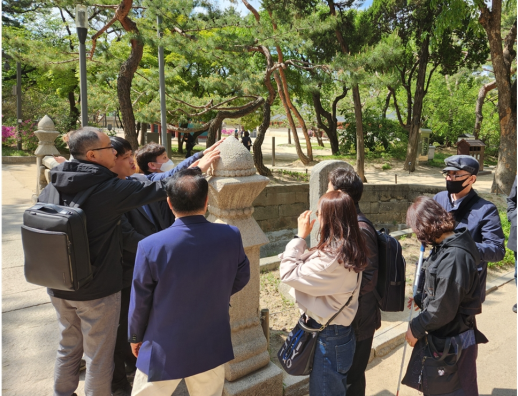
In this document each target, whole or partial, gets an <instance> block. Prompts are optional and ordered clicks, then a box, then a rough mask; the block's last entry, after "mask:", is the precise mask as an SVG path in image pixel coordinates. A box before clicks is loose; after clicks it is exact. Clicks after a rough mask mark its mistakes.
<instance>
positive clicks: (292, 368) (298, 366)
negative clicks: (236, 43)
mask: <svg viewBox="0 0 518 396" xmlns="http://www.w3.org/2000/svg"><path fill="white" fill-rule="evenodd" d="M359 278H360V274H358V278H357V282H356V287H355V288H354V290H353V292H352V294H351V296H350V297H349V298H348V300H347V302H346V303H345V304H344V305H343V306H342V308H340V310H339V311H338V312H337V313H335V314H334V315H333V316H332V317H331V319H329V320H328V321H327V323H326V324H325V325H323V326H322V327H320V328H319V329H312V328H311V327H308V326H306V323H305V318H306V314H302V315H301V316H300V318H299V321H298V322H297V324H296V325H295V327H294V328H293V330H292V331H291V332H290V334H289V335H288V338H286V341H284V344H283V345H282V347H281V349H279V352H277V358H278V359H279V362H280V363H281V366H282V368H283V369H284V371H286V372H287V373H288V374H290V375H308V374H309V373H311V370H313V358H314V356H315V347H316V346H317V339H318V333H320V332H321V331H322V330H324V329H325V328H326V327H327V326H328V325H329V323H331V322H332V321H333V319H334V318H336V317H337V316H338V314H339V313H340V312H342V310H343V309H344V308H345V307H347V306H348V305H349V303H350V302H351V300H352V298H353V296H354V293H356V291H357V290H358V285H359V284H360V282H359Z"/></svg>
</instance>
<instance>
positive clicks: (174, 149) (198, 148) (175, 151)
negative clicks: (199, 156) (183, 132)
mask: <svg viewBox="0 0 518 396" xmlns="http://www.w3.org/2000/svg"><path fill="white" fill-rule="evenodd" d="M204 150H205V147H203V146H200V145H198V146H194V148H193V149H192V150H191V154H195V153H199V152H200V151H204ZM171 153H172V154H176V155H182V153H179V152H178V146H177V145H174V146H171ZM186 153H187V150H185V145H184V146H183V155H185V154H186Z"/></svg>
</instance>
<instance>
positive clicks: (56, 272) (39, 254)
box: [22, 184, 97, 291]
mask: <svg viewBox="0 0 518 396" xmlns="http://www.w3.org/2000/svg"><path fill="white" fill-rule="evenodd" d="M96 187H97V186H92V187H90V188H89V189H87V190H84V191H82V192H80V193H79V194H77V195H76V196H75V197H74V198H73V199H72V201H71V202H70V204H69V205H60V197H59V192H58V191H57V190H56V188H55V187H54V186H53V185H52V184H49V185H48V186H47V187H46V188H47V189H48V192H49V201H50V202H53V203H43V202H39V203H37V204H36V205H34V206H33V207H31V208H29V209H27V210H26V211H25V213H24V214H23V225H22V244H23V253H24V255H25V263H24V272H25V279H26V280H27V282H29V283H34V284H36V285H40V286H45V287H49V288H51V289H57V290H66V291H76V290H79V289H80V288H81V287H83V286H84V285H86V284H87V283H88V282H90V281H91V280H92V277H93V275H92V266H91V264H90V250H89V247H88V235H87V232H86V216H85V214H84V212H83V211H82V210H81V209H80V208H79V206H80V205H81V204H82V203H83V202H84V201H85V200H86V198H87V197H88V196H89V195H90V194H91V193H92V192H93V190H94V189H95V188H96Z"/></svg>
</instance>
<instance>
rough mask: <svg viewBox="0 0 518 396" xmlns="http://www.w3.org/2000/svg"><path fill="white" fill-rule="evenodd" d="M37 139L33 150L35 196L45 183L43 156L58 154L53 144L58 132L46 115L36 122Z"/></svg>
mask: <svg viewBox="0 0 518 396" xmlns="http://www.w3.org/2000/svg"><path fill="white" fill-rule="evenodd" d="M34 134H35V135H36V137H37V138H38V140H39V143H38V148H37V149H36V151H35V152H34V155H35V156H36V172H37V174H36V175H37V178H36V197H38V196H39V195H40V192H41V190H43V189H44V188H45V186H46V185H47V180H46V178H45V166H43V164H42V162H43V157H45V156H47V155H59V151H58V149H57V148H56V146H54V140H56V138H57V137H58V136H59V132H58V131H56V127H55V126H54V122H53V121H52V120H51V119H50V117H49V116H48V115H46V116H45V117H43V118H42V119H41V120H40V122H39V123H38V130H37V131H36V132H34Z"/></svg>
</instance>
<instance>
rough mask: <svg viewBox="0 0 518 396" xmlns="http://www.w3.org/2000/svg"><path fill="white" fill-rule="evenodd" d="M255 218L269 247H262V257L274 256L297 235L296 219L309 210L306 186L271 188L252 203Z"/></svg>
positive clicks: (268, 187) (267, 188)
mask: <svg viewBox="0 0 518 396" xmlns="http://www.w3.org/2000/svg"><path fill="white" fill-rule="evenodd" d="M253 206H254V218H255V220H256V221H257V224H259V227H261V229H262V230H263V232H264V233H265V234H266V236H267V237H268V239H269V241H270V243H268V244H266V245H264V246H261V257H269V256H274V255H276V254H278V253H281V252H283V251H284V247H285V246H286V244H287V243H288V242H289V241H290V239H292V238H293V236H294V235H295V234H296V233H297V218H298V217H299V215H300V214H301V213H302V212H303V211H305V210H308V209H309V184H271V185H268V186H266V188H265V189H264V190H263V191H262V192H261V194H259V196H258V197H257V198H256V199H255V201H254V203H253Z"/></svg>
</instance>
